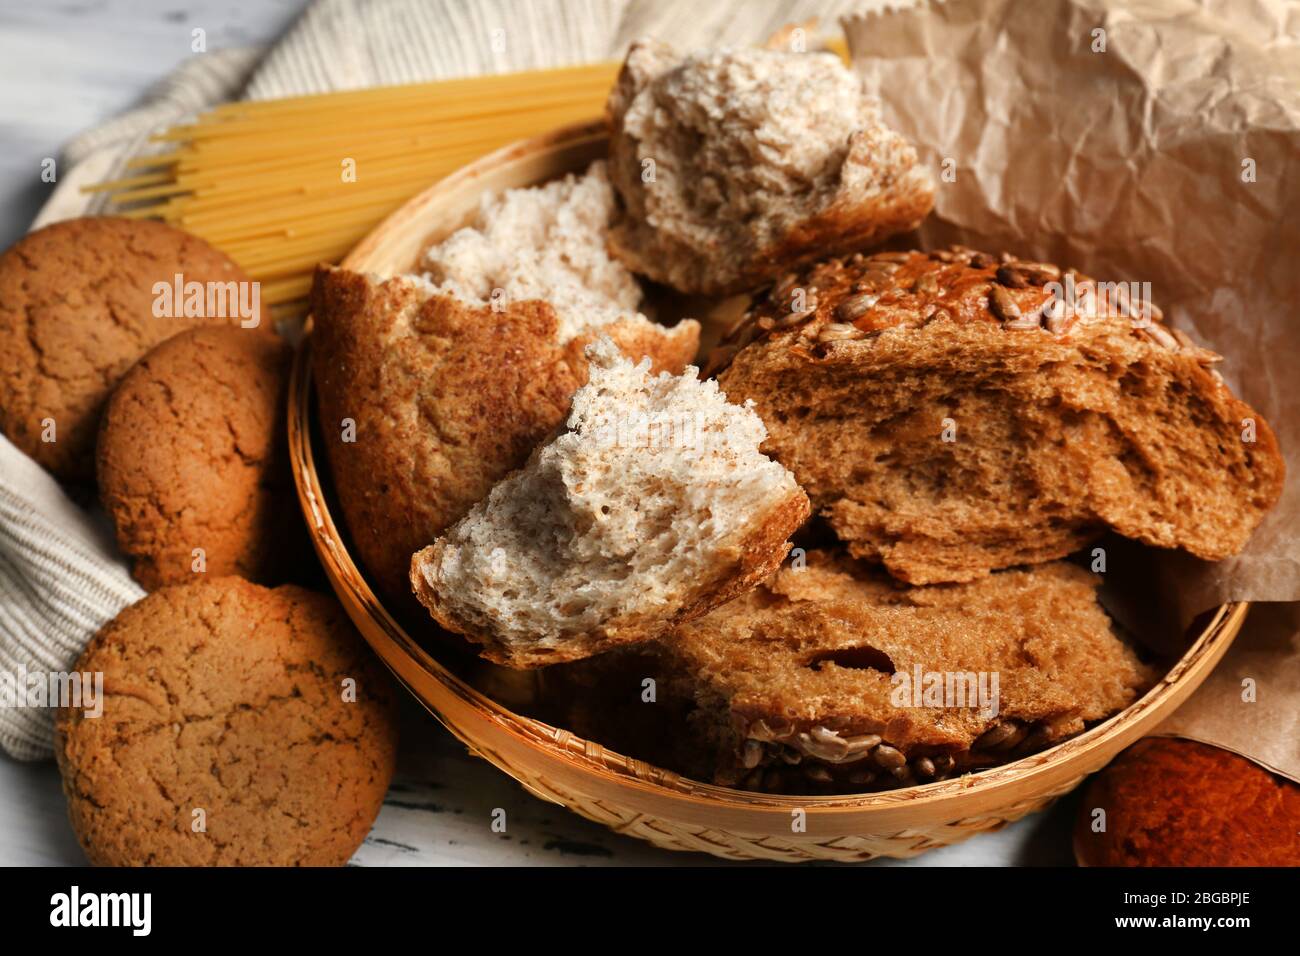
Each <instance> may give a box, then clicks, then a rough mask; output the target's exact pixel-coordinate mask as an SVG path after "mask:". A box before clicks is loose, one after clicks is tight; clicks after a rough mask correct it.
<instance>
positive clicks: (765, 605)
mask: <svg viewBox="0 0 1300 956" xmlns="http://www.w3.org/2000/svg"><path fill="white" fill-rule="evenodd" d="M1098 584H1099V579H1098V578H1097V577H1096V576H1094V575H1091V574H1089V573H1087V572H1086V571H1084V570H1082V569H1080V568H1078V567H1076V566H1074V565H1072V564H1067V563H1063V562H1054V563H1051V564H1044V565H1039V566H1037V567H1034V568H1030V569H1027V570H1013V571H1003V572H999V573H997V574H993V575H989V576H987V577H984V578H981V579H980V580H978V581H976V582H973V583H969V584H953V585H934V586H929V587H906V586H902V585H899V584H897V583H896V582H892V581H890V580H889V579H887V578H885V577H883V576H880V575H878V572H872V571H871V570H870V569H869V568H868V567H867V566H866V565H864V564H862V563H861V562H855V561H853V560H852V559H849V558H847V557H846V556H844V555H841V554H838V553H835V552H826V551H812V552H810V553H809V554H808V555H807V566H806V567H805V568H803V569H802V570H795V569H794V568H793V567H784V568H782V569H781V571H780V572H779V573H778V574H776V575H775V576H774V577H773V578H772V579H770V580H769V581H767V582H765V583H764V584H763V585H762V586H761V587H759V588H757V589H754V590H752V591H750V592H749V593H747V594H745V595H743V596H741V597H740V598H738V599H737V600H735V601H733V602H732V603H731V604H729V605H727V606H726V607H723V608H720V609H718V610H717V611H714V612H713V613H712V614H709V615H708V616H706V617H704V618H701V619H700V620H697V621H695V622H693V623H691V624H687V625H685V626H683V627H681V628H679V629H678V630H677V631H676V632H675V633H674V634H673V635H672V636H671V637H669V638H668V639H666V640H665V641H663V642H661V647H662V652H663V653H664V655H665V656H666V659H667V668H668V672H669V673H670V674H671V675H673V676H672V677H671V678H670V681H669V687H670V690H671V691H672V692H673V693H675V694H676V695H679V696H680V695H683V694H690V695H692V696H693V697H694V698H695V700H696V702H697V704H698V709H697V711H696V712H695V713H694V714H693V715H692V718H691V719H692V721H693V723H694V725H695V729H696V733H697V734H698V736H699V739H700V741H701V745H702V746H703V747H704V748H705V749H706V750H707V751H708V752H710V753H712V755H713V756H712V762H713V765H714V768H715V769H714V773H715V779H716V781H717V782H719V783H724V784H728V785H736V784H739V785H741V786H744V787H746V788H748V789H762V790H773V791H783V792H796V793H797V792H813V793H816V792H823V791H824V792H830V791H841V792H843V791H862V790H873V789H886V788H891V787H897V786H905V785H908V784H912V783H925V782H928V781H931V780H936V779H942V778H944V777H948V776H952V775H955V774H960V773H963V772H966V771H970V770H974V769H978V768H980V767H983V766H988V765H991V764H996V763H1004V762H1006V761H1008V760H1013V759H1017V758H1019V757H1021V756H1024V755H1026V754H1029V753H1032V752H1034V751H1036V750H1040V749H1042V748H1044V747H1047V746H1050V745H1052V744H1054V743H1056V742H1058V741H1060V740H1063V739H1065V738H1066V737H1069V736H1071V735H1073V734H1077V733H1078V732H1079V731H1081V730H1083V729H1084V727H1085V726H1086V725H1087V724H1089V723H1092V722H1095V721H1099V720H1102V719H1104V718H1106V717H1109V716H1110V715H1112V714H1114V713H1116V712H1117V711H1119V710H1121V709H1122V708H1124V707H1126V706H1128V705H1129V704H1130V703H1132V702H1133V701H1134V700H1135V699H1136V698H1137V696H1138V695H1139V694H1140V693H1141V692H1142V691H1143V690H1144V689H1145V688H1146V687H1148V686H1149V685H1150V684H1151V683H1152V681H1153V680H1154V678H1155V676H1156V674H1155V672H1154V671H1153V670H1152V669H1151V668H1149V667H1147V666H1146V665H1144V664H1142V663H1141V662H1140V661H1139V660H1138V658H1137V656H1136V655H1135V653H1134V652H1133V650H1132V649H1131V648H1130V647H1128V646H1127V645H1126V644H1125V643H1124V642H1123V641H1121V640H1120V639H1119V638H1118V637H1117V636H1116V635H1115V633H1114V632H1113V630H1112V627H1111V623H1110V619H1109V618H1108V617H1107V615H1106V613H1105V612H1104V611H1103V610H1102V608H1101V606H1100V605H1099V604H1098V603H1097V597H1096V589H1097V586H1098ZM895 675H906V677H907V681H906V682H904V681H903V680H902V678H901V677H896V676H895ZM932 675H938V676H937V677H935V676H932ZM994 675H996V683H995V682H994ZM936 687H941V688H947V693H948V696H946V697H936V696H933V695H934V694H937V693H940V691H936V690H935V688H936Z"/></svg>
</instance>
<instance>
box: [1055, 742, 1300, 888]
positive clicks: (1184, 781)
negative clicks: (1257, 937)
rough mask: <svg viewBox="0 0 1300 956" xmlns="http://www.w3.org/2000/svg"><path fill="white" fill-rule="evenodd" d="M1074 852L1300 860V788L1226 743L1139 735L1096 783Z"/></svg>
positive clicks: (1203, 862)
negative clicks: (1225, 746)
mask: <svg viewBox="0 0 1300 956" xmlns="http://www.w3.org/2000/svg"><path fill="white" fill-rule="evenodd" d="M1098 810H1102V811H1104V816H1103V815H1099V814H1098V813H1097V811H1098ZM1074 854H1075V857H1076V858H1077V859H1078V861H1079V864H1080V865H1081V866H1300V785H1297V784H1295V783H1294V782H1292V781H1290V780H1287V779H1284V778H1283V777H1279V776H1276V775H1274V774H1271V773H1269V772H1268V771H1267V770H1265V769H1264V768H1263V767H1261V766H1259V765H1258V764H1256V763H1253V762H1251V761H1249V760H1247V759H1246V758H1245V757H1239V756H1237V755H1236V754H1234V753H1231V752H1230V751H1227V750H1221V749H1219V748H1218V747H1211V746H1208V745H1206V744H1201V743H1197V742H1195V741H1192V740H1179V739H1175V738H1169V737H1156V738H1148V739H1146V740H1140V741H1138V742H1137V743H1136V744H1134V745H1133V746H1132V747H1130V748H1129V749H1128V750H1126V751H1124V753H1122V754H1120V755H1119V757H1118V758H1116V760H1115V762H1114V763H1112V764H1111V765H1110V766H1109V767H1107V768H1106V769H1105V770H1103V771H1102V772H1101V773H1099V774H1097V776H1095V777H1093V778H1092V781H1091V783H1089V784H1088V787H1087V790H1085V791H1084V796H1083V800H1082V801H1081V802H1080V804H1079V817H1078V822H1077V825H1076V826H1075V831H1074Z"/></svg>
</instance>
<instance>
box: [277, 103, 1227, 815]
mask: <svg viewBox="0 0 1300 956" xmlns="http://www.w3.org/2000/svg"><path fill="white" fill-rule="evenodd" d="M604 136H605V130H604V125H603V122H590V123H581V124H576V125H574V126H570V127H565V128H563V129H559V130H556V131H554V132H552V133H548V134H545V135H543V136H540V137H534V138H532V139H529V140H524V141H521V142H518V143H514V144H511V145H509V146H506V147H503V148H502V149H499V150H497V151H496V152H494V153H491V154H489V155H488V156H485V157H483V158H482V159H480V160H478V161H476V162H474V163H472V164H470V165H469V166H467V167H465V168H463V169H462V170H460V171H458V172H456V173H453V174H452V175H451V176H448V177H446V178H444V179H443V180H441V181H440V182H438V183H436V184H435V185H434V186H432V187H430V188H429V189H427V190H425V191H424V192H422V193H420V194H419V195H417V196H416V197H414V198H413V199H411V200H410V201H409V202H408V203H406V204H405V205H404V206H403V207H402V208H401V209H399V210H398V211H397V212H395V213H393V214H392V215H391V216H390V217H389V218H388V219H386V220H385V221H384V222H383V223H381V224H380V225H379V226H378V227H377V228H376V229H375V230H374V231H373V232H372V233H371V234H370V235H369V236H367V238H366V239H364V240H363V241H362V242H361V243H359V244H358V245H357V247H356V248H355V249H354V250H353V251H352V252H351V253H349V255H348V256H347V257H346V258H345V259H344V260H343V263H342V264H343V266H344V267H348V266H352V267H354V268H357V267H360V268H368V263H366V259H367V257H368V256H371V255H372V254H374V252H375V250H376V249H377V248H378V246H379V244H380V242H381V240H382V238H383V237H384V235H385V234H386V232H387V231H388V230H390V229H391V228H393V227H394V226H395V225H396V224H398V223H400V222H401V221H402V220H403V219H404V218H407V217H409V216H411V214H412V211H413V210H415V211H418V210H419V209H420V208H421V207H423V206H424V205H425V204H427V203H428V202H429V200H430V199H431V198H432V197H434V196H436V195H439V194H442V193H444V192H446V191H448V190H451V189H456V188H463V187H466V186H468V185H471V184H473V183H475V182H476V181H477V180H478V179H480V178H481V177H483V175H484V174H485V172H486V171H490V170H492V169H493V168H496V167H502V166H506V165H508V164H510V163H512V162H515V161H516V160H519V159H520V158H522V157H527V156H529V155H532V154H534V153H536V152H537V151H539V150H546V149H552V148H564V149H570V150H578V151H581V150H582V149H585V148H587V147H590V146H594V145H596V144H599V143H600V142H602V141H603V139H604ZM289 406H290V407H289V416H288V417H289V422H288V428H289V445H290V458H291V464H292V470H293V475H294V482H295V484H296V486H297V490H298V495H299V500H300V502H301V505H302V509H303V514H304V517H305V519H306V520H307V523H308V526H309V530H310V532H311V537H312V542H313V545H314V546H315V548H316V550H317V553H318V555H319V557H320V559H321V562H322V564H323V565H324V567H325V570H326V573H327V576H328V577H329V580H330V583H331V586H332V587H333V588H334V590H335V592H336V593H337V595H338V596H339V598H340V599H341V601H342V603H343V604H344V606H345V608H346V609H347V610H348V613H349V614H350V615H352V617H353V620H354V622H355V623H356V624H357V626H358V628H359V629H360V630H361V631H362V633H363V635H364V636H365V638H366V640H367V641H368V642H369V643H370V644H371V646H372V647H373V648H374V650H375V651H376V653H377V654H378V655H379V657H380V658H381V659H382V660H383V661H384V663H385V664H386V665H387V666H388V667H389V669H390V670H391V671H392V672H393V673H394V675H395V676H396V677H397V679H398V680H399V681H400V682H401V683H402V684H403V686H405V687H406V688H407V689H408V691H410V692H411V693H412V694H413V696H415V697H416V699H417V700H419V701H420V702H421V704H422V705H423V706H424V707H425V708H426V709H428V710H429V711H430V713H431V714H433V716H434V717H436V718H437V719H438V720H439V721H440V722H441V723H442V724H443V725H444V726H446V727H447V728H448V730H450V731H451V732H452V733H453V734H454V735H456V736H457V737H458V738H459V739H461V740H462V741H464V742H465V743H466V744H467V745H468V746H469V747H470V748H471V749H472V750H474V751H476V752H480V755H482V756H485V757H487V758H488V759H489V760H491V761H492V762H493V763H494V764H496V765H497V766H498V767H500V768H501V769H503V770H504V771H505V772H507V773H509V774H510V775H511V776H513V777H515V778H516V779H518V780H520V781H521V782H523V783H524V784H525V785H528V781H527V780H526V779H525V777H524V776H523V775H522V774H521V773H520V772H518V771H517V770H516V768H515V767H514V766H513V765H512V764H511V763H510V762H509V761H507V760H504V759H499V758H497V759H494V756H495V755H494V754H492V753H490V752H483V750H484V748H483V746H482V744H481V739H480V738H478V737H476V735H475V733H472V732H470V731H469V730H468V729H467V728H466V727H464V726H462V725H461V724H460V723H459V722H458V721H457V720H456V719H450V718H449V717H448V716H447V715H446V714H445V713H443V709H444V708H445V706H446V704H447V702H448V701H449V700H450V699H452V698H454V699H455V700H457V701H459V702H460V703H461V704H463V705H464V707H467V708H469V709H470V710H471V711H472V712H474V713H475V714H476V716H477V717H478V718H481V719H482V720H483V721H485V722H486V724H487V725H491V726H493V727H494V728H495V729H496V730H499V731H500V732H501V733H502V734H505V735H509V736H512V737H514V738H516V739H517V740H519V741H522V742H523V743H524V744H525V745H526V746H527V747H529V748H531V749H533V750H535V751H536V752H538V754H539V755H546V756H549V757H551V758H558V759H559V760H562V761H564V762H565V763H567V764H569V765H571V766H572V767H573V768H575V769H577V770H579V771H580V772H581V773H583V774H585V775H588V776H591V777H593V778H599V779H603V780H605V781H607V782H608V783H610V784H614V785H616V786H618V787H619V788H621V789H622V790H623V791H624V793H635V792H640V793H642V794H644V795H646V796H659V797H664V796H670V797H672V798H674V799H675V800H677V801H686V802H689V803H697V804H701V805H704V806H708V807H711V808H728V807H729V808H734V809H736V810H744V811H755V810H761V811H771V812H773V813H779V814H781V815H783V816H784V815H788V813H789V812H790V811H791V810H796V809H815V810H817V811H818V812H819V813H829V814H836V813H852V814H855V815H858V814H863V813H866V812H870V811H881V812H888V813H890V814H897V812H898V811H911V810H915V809H916V808H917V806H918V804H919V803H920V802H922V801H924V803H925V804H926V805H927V806H928V807H929V808H930V809H932V810H933V809H934V808H935V807H940V808H941V809H940V811H939V812H940V815H942V814H944V813H946V814H947V815H949V816H953V815H956V816H960V815H961V814H960V813H959V810H960V809H961V808H960V804H961V803H964V802H969V801H970V800H971V798H973V797H977V796H984V797H991V796H993V795H994V794H1001V793H1002V792H1004V791H1005V792H1006V796H1007V797H1008V798H1010V797H1012V796H1013V795H1014V794H1012V793H1011V791H1012V790H1024V789H1026V788H1027V786H1028V785H1030V784H1032V783H1035V782H1038V781H1039V780H1040V778H1041V783H1042V785H1043V786H1044V787H1047V786H1049V785H1051V784H1052V783H1053V782H1058V781H1059V780H1061V779H1063V778H1064V777H1065V776H1068V775H1069V774H1070V773H1071V772H1072V771H1071V770H1070V768H1071V767H1072V766H1073V767H1074V768H1075V770H1076V771H1077V766H1078V765H1081V764H1083V763H1086V757H1087V755H1088V754H1089V753H1090V752H1091V751H1092V750H1093V749H1094V748H1096V747H1098V746H1099V745H1101V744H1103V743H1106V742H1108V741H1111V739H1112V738H1113V737H1116V736H1117V735H1119V734H1120V733H1121V732H1124V736H1125V737H1130V738H1132V739H1136V737H1137V736H1140V735H1141V732H1140V731H1138V730H1137V729H1136V728H1137V727H1138V726H1139V725H1141V726H1142V728H1143V730H1150V729H1153V727H1154V724H1155V722H1156V721H1157V719H1158V718H1159V717H1163V716H1164V714H1165V713H1166V712H1167V711H1168V710H1171V709H1172V708H1173V706H1176V701H1180V700H1181V699H1182V698H1184V697H1186V695H1187V694H1189V693H1190V692H1191V691H1190V689H1188V688H1186V687H1185V686H1184V683H1185V682H1186V681H1188V680H1194V681H1195V684H1199V683H1200V680H1202V679H1203V678H1204V676H1205V674H1207V673H1208V671H1209V669H1210V668H1211V667H1212V666H1213V664H1214V663H1216V662H1217V660H1218V659H1219V657H1221V656H1222V654H1223V653H1224V651H1226V649H1227V648H1226V645H1227V644H1228V643H1230V642H1231V640H1232V638H1233V637H1234V636H1235V634H1236V632H1237V630H1238V629H1239V628H1240V625H1241V621H1242V619H1244V617H1245V615H1246V613H1247V612H1248V610H1249V603H1247V602H1232V603H1227V604H1223V605H1220V606H1219V607H1218V608H1217V609H1216V610H1215V611H1214V613H1213V615H1212V617H1211V619H1210V621H1209V623H1208V624H1207V625H1206V626H1205V628H1204V630H1203V631H1202V633H1201V634H1199V635H1198V636H1197V638H1196V639H1195V641H1194V642H1193V643H1192V644H1190V645H1189V646H1188V648H1187V649H1186V650H1185V651H1184V653H1183V655H1182V656H1181V657H1180V658H1179V659H1178V661H1177V662H1175V663H1174V664H1173V665H1172V666H1171V668H1170V669H1169V671H1168V672H1167V673H1166V674H1165V675H1164V676H1163V677H1162V678H1161V679H1160V680H1159V681H1158V682H1157V683H1156V684H1155V685H1154V686H1153V687H1152V688H1151V689H1150V690H1149V691H1148V692H1147V693H1146V694H1144V695H1143V696H1142V697H1141V698H1140V699H1138V700H1137V701H1135V702H1134V703H1133V704H1131V705H1130V706H1129V707H1127V708H1125V709H1124V710H1123V711H1121V712H1119V713H1118V714H1115V715H1113V716H1112V717H1110V718H1108V719H1107V720H1105V721H1103V722H1101V723H1099V724H1097V725H1095V726H1093V727H1091V728H1089V729H1088V730H1086V731H1084V732H1083V733H1081V734H1079V735H1077V736H1075V737H1072V738H1070V739H1068V740H1065V741H1063V742H1061V743H1060V744H1057V745H1056V746H1054V747H1051V748H1049V749H1047V750H1044V751H1041V752H1039V753H1036V754H1032V755H1030V756H1028V757H1024V758H1022V759H1020V760H1017V761H1015V762H1013V763H1009V764H1004V765H1001V766H997V767H991V768H987V769H984V770H981V771H979V772H977V773H973V774H968V775H964V776H960V777H955V778H951V779H949V780H944V781H938V782H934V783H929V784H924V785H920V786H912V787H905V788H900V789H897V790H887V791H882V792H878V793H865V794H840V795H832V796H817V795H784V794H765V793H756V792H752V791H746V790H738V789H733V788H729V787H721V786H717V785H714V784H710V783H704V782H701V781H697V780H693V779H691V778H688V777H685V776H683V775H681V774H678V773H675V772H673V771H669V770H664V769H662V768H660V767H657V766H654V765H653V764H650V763H648V762H646V761H643V760H638V759H635V758H632V757H628V756H625V755H623V754H620V753H618V752H616V751H613V750H610V749H608V748H606V747H604V746H602V745H601V744H598V743H596V742H594V741H590V740H586V739H584V738H582V737H579V736H578V735H576V734H573V733H571V732H570V731H567V730H565V729H563V728H560V727H555V726H552V725H550V724H547V723H545V722H543V721H540V720H537V719H535V718H531V717H526V716H522V715H519V714H516V713H514V712H513V711H511V710H509V709H508V708H507V707H505V706H503V705H501V704H498V703H497V702H496V701H494V700H493V699H492V698H490V697H488V696H486V695H485V694H483V693H481V692H480V691H478V690H477V689H476V688H474V687H473V686H472V685H470V684H468V683H466V682H465V681H464V680H462V679H461V678H460V677H458V676H457V675H455V674H454V673H452V672H451V671H450V670H448V669H447V668H446V667H444V666H443V665H442V664H441V663H440V662H439V661H438V660H437V658H436V657H434V656H433V655H432V654H430V653H429V652H428V651H427V650H425V648H424V647H422V646H421V645H420V644H419V643H418V642H417V641H416V640H414V639H413V638H412V637H411V635H410V634H408V633H407V632H406V630H405V629H404V628H403V627H402V626H401V624H399V623H398V621H397V620H396V619H395V618H394V617H393V616H392V615H391V614H390V613H389V612H388V610H387V608H385V606H384V604H383V602H382V601H381V600H380V599H379V598H378V597H377V596H376V594H375V593H374V591H373V590H372V589H371V587H370V585H369V582H368V581H367V580H366V578H365V577H364V575H362V573H361V571H360V569H359V568H358V567H357V565H356V563H355V562H354V560H353V558H352V555H351V553H350V551H349V549H348V548H347V546H346V545H345V543H344V541H343V538H342V536H341V535H340V534H339V530H338V526H337V524H336V523H335V520H334V516H333V513H332V510H331V508H330V505H329V503H328V501H327V500H326V496H325V493H324V491H323V489H322V486H321V483H320V480H319V475H318V472H317V466H316V459H315V455H314V452H313V447H312V420H313V416H314V415H315V402H314V401H312V374H311V319H310V317H309V318H308V321H307V325H306V326H305V328H304V334H303V337H302V340H301V342H300V343H299V346H298V349H297V352H296V355H295V358H294V363H293V367H292V373H291V383H290V399H289ZM426 681H432V682H433V684H428V683H426ZM417 682H419V683H425V686H426V688H428V687H432V686H434V685H435V684H436V686H437V688H438V689H439V692H440V693H441V694H448V695H450V697H449V698H443V701H442V706H441V707H440V706H439V703H438V702H437V701H434V700H432V699H431V695H430V694H429V693H428V690H427V689H426V690H424V691H422V690H421V689H419V688H417V687H416V686H413V685H414V684H415V683H417ZM1193 686H1194V685H1193ZM1175 696H1176V701H1175V700H1174V698H1175ZM1148 724H1149V725H1151V726H1146V725H1148ZM479 730H482V728H479ZM1076 757H1077V758H1079V759H1078V760H1077V761H1076V760H1074V759H1072V758H1076ZM1083 772H1084V773H1086V772H1089V771H1087V770H1085V771H1083ZM548 799H549V798H548Z"/></svg>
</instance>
